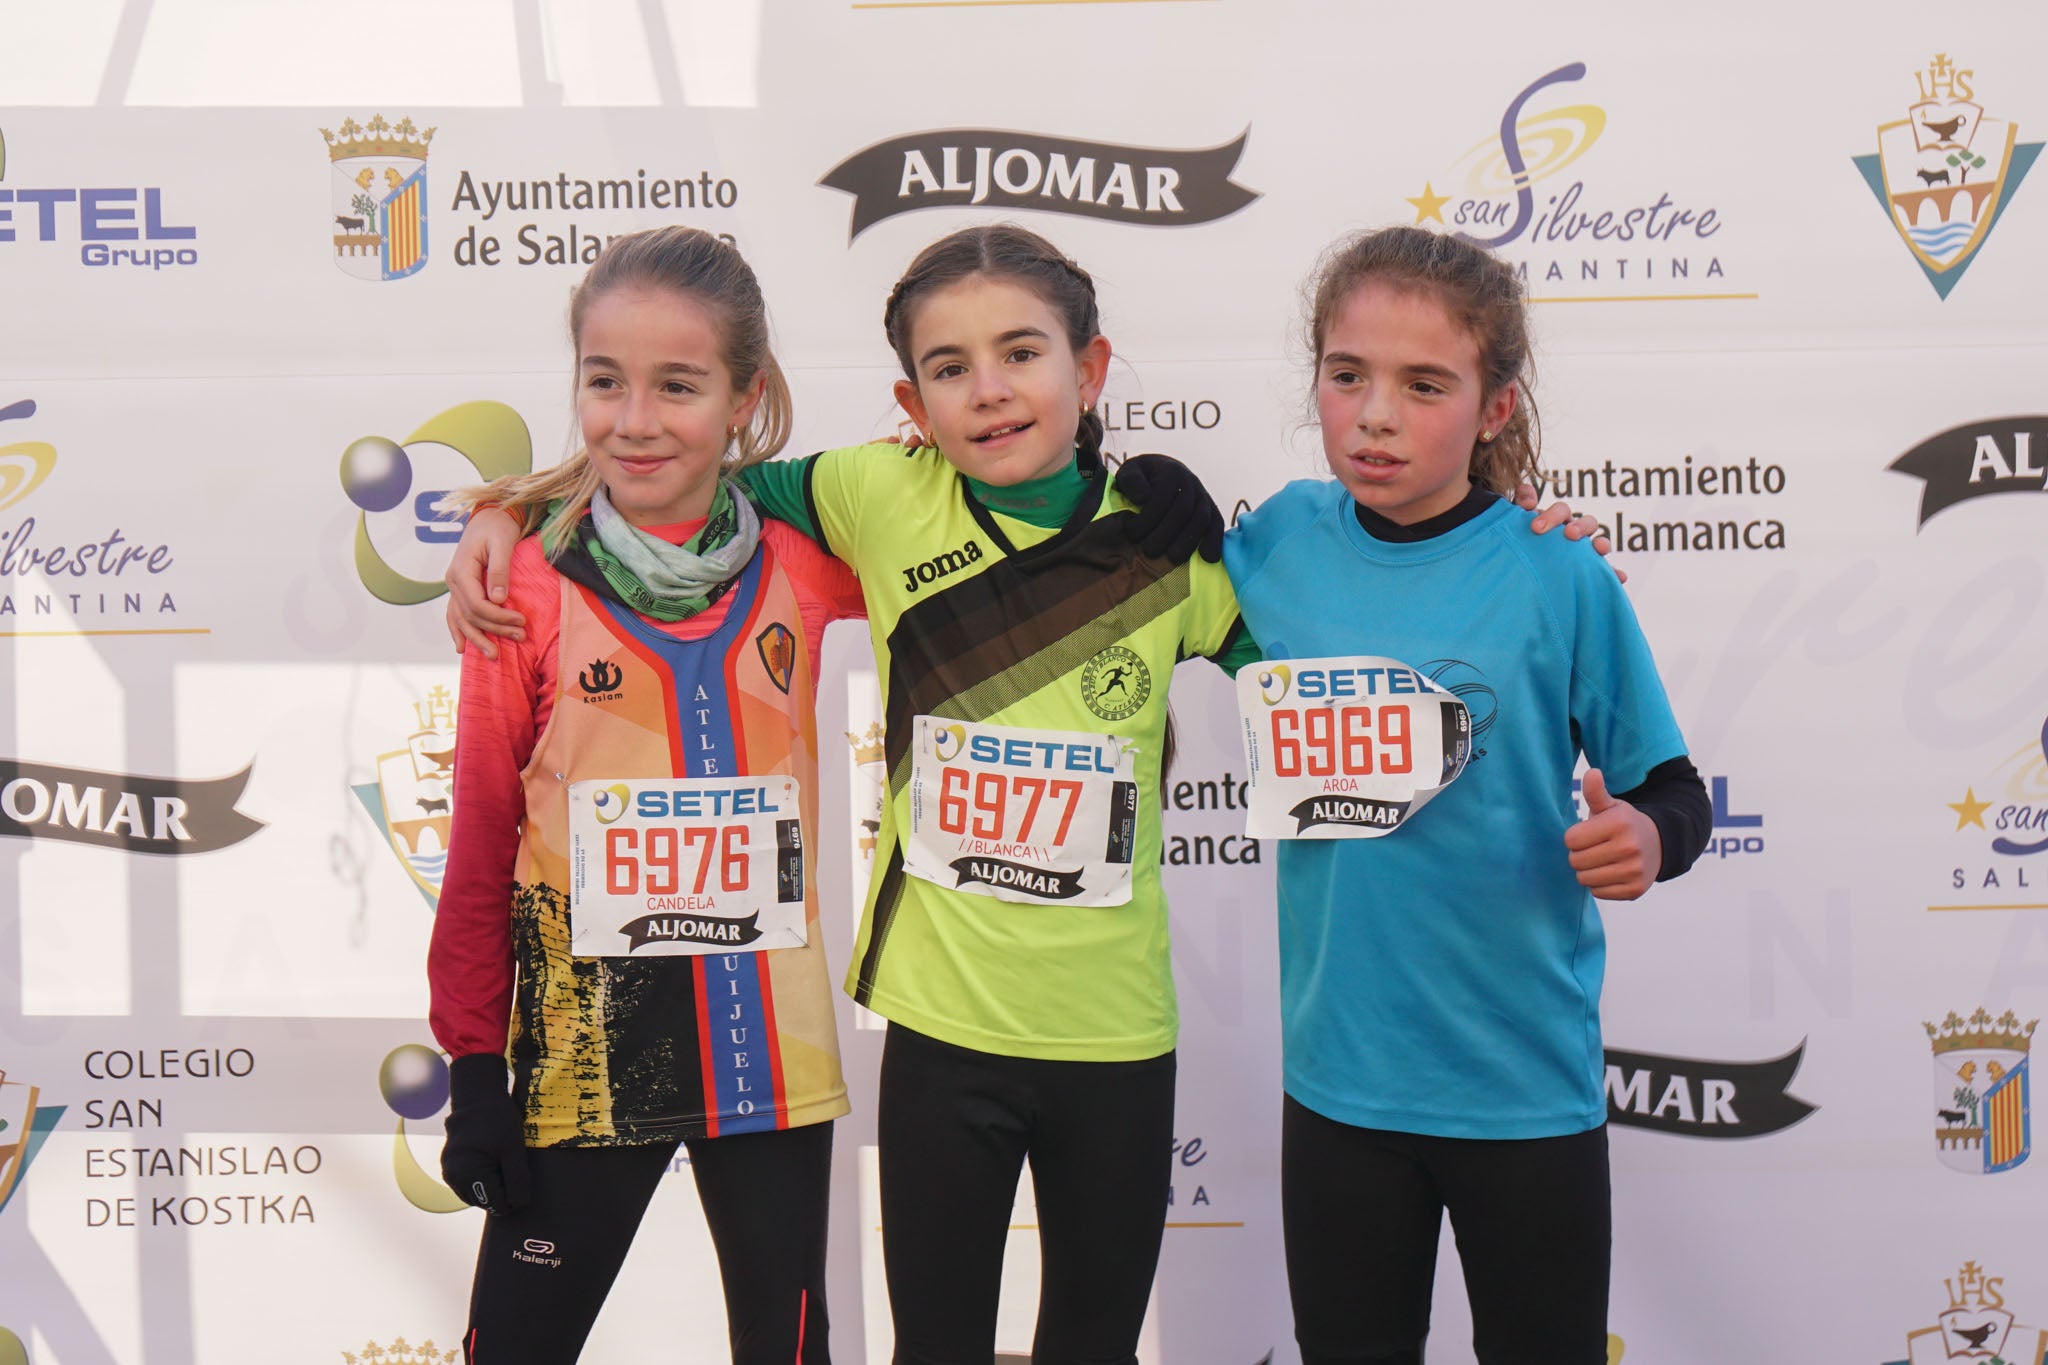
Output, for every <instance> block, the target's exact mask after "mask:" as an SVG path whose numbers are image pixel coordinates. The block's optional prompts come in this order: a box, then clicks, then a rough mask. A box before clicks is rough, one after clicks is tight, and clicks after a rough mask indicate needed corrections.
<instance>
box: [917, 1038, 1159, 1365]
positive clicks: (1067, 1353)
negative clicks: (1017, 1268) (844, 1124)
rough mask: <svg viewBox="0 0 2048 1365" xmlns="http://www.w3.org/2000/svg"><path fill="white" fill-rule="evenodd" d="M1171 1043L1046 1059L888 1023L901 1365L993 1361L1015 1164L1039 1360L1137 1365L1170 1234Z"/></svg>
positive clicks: (1062, 1364)
mask: <svg viewBox="0 0 2048 1365" xmlns="http://www.w3.org/2000/svg"><path fill="white" fill-rule="evenodd" d="M1173 1076H1174V1056H1173V1054H1172V1053H1171V1052H1168V1053H1166V1054H1165V1055H1163V1056H1159V1057H1153V1058H1149V1059H1147V1060H1145V1061H1140V1062H1047V1061H1038V1060H1036V1059H1033V1058H1029V1057H1004V1056H999V1055H997V1054H994V1053H987V1052H976V1051H973V1050H972V1049H969V1048H964V1047H955V1046H953V1045H952V1044H950V1043H942V1042H940V1041H939V1040H937V1039H936V1038H928V1037H926V1036H924V1035H923V1034H921V1033H913V1032H912V1031H911V1030H909V1029H907V1028H904V1027H903V1026H902V1025H901V1024H891V1025H890V1026H889V1038H888V1041H887V1043H886V1044H884V1046H883V1049H882V1082H881V1096H880V1101H879V1108H878V1114H877V1122H878V1125H879V1134H880V1140H881V1148H882V1150H881V1175H882V1249H883V1253H884V1258H885V1261H886V1264H887V1267H888V1279H889V1307H890V1312H891V1315H892V1316H893V1317H894V1319H895V1324H896V1365H988V1362H989V1360H990V1359H991V1358H993V1356H994V1355H995V1339H996V1299H997V1295H998V1292H999V1290H1000V1288H1001V1284H1002V1274H1003V1243H1004V1241H1005V1240H1006V1239H1007V1238H1008V1236H1009V1228H1010V1210H1011V1207H1012V1205H1013V1203H1014V1201H1015V1199H1016V1194H1017V1175H1018V1172H1019V1170H1020V1169H1021V1168H1022V1166H1023V1163H1024V1161H1025V1159H1026V1158H1027V1157H1028V1158H1029V1159H1030V1161H1031V1180H1032V1184H1033V1186H1034V1187H1035V1188H1036V1190H1037V1194H1038V1245H1039V1251H1040V1255H1041V1259H1042V1262H1043V1275H1042V1281H1041V1288H1040V1292H1039V1301H1038V1330H1037V1335H1036V1339H1035V1341H1034V1343H1033V1345H1032V1353H1031V1359H1032V1360H1033V1362H1035V1365H1080V1363H1081V1362H1086V1363H1087V1365H1128V1362H1131V1361H1134V1360H1135V1359H1136V1358H1137V1347H1138V1332H1139V1329H1140V1328H1142V1327H1143V1326H1144V1324H1145V1304H1146V1300H1147V1299H1148V1298H1149V1297H1150V1295H1151V1292H1152V1273H1153V1271H1154V1270H1155V1269H1156V1268H1157V1267H1158V1264H1159V1241H1160V1238H1161V1237H1162V1236H1163V1235H1164V1234H1165V1229H1166V1199H1167V1192H1168V1182H1169V1177H1170V1176H1171V1173H1172V1172H1171V1164H1172V1146H1173Z"/></svg>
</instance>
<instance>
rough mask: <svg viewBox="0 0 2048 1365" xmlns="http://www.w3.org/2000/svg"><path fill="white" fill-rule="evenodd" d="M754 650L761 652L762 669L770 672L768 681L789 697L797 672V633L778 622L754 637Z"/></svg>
mask: <svg viewBox="0 0 2048 1365" xmlns="http://www.w3.org/2000/svg"><path fill="white" fill-rule="evenodd" d="M754 648H755V649H757V650H759V651H760V652H761V667H763V668H765V669H767V670H768V681H769V682H772V683H774V684H775V685H776V687H778V688H780V689H781V690H782V692H783V694H784V695H787V694H788V692H789V683H790V678H791V677H792V676H793V675H794V674H795V672H796V632H795V631H793V630H791V629H790V628H789V627H788V626H785V625H783V624H782V622H780V621H777V622H775V623H774V624H773V625H770V626H769V627H768V628H767V629H766V630H764V631H762V632H761V633H760V634H759V635H756V636H755V637H754Z"/></svg>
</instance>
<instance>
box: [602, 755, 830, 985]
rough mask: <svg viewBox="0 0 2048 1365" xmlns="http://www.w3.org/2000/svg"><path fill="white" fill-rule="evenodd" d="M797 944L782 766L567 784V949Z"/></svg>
mask: <svg viewBox="0 0 2048 1365" xmlns="http://www.w3.org/2000/svg"><path fill="white" fill-rule="evenodd" d="M803 943H804V834H803V821H802V819H801V818H800V817H799V815H798V807H797V783H796V779H795V778H793V777H659V778H633V779H627V780H622V781H616V782H603V781H597V782H575V783H571V784H570V787H569V950H570V951H571V952H572V953H574V954H575V955H576V956H577V957H658V956H670V955H674V956H701V955H704V954H707V953H732V952H753V951H756V950H758V949H763V948H799V947H802V946H803Z"/></svg>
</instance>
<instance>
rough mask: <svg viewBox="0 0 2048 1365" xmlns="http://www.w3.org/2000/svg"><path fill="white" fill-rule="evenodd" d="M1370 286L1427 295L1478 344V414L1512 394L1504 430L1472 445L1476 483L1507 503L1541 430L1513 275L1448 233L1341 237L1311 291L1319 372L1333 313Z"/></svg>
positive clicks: (1394, 231)
mask: <svg viewBox="0 0 2048 1365" xmlns="http://www.w3.org/2000/svg"><path fill="white" fill-rule="evenodd" d="M1373 281H1382V282H1384V283H1386V284H1389V285H1392V286H1393V287H1395V288H1397V289H1412V290H1415V291H1417V292H1419V293H1424V294H1427V295H1428V296H1429V297H1431V298H1433V299H1435V300H1436V301H1437V303H1438V304H1439V305H1440V306H1441V307H1442V308H1443V310H1444V312H1445V313H1447V314H1449V315H1450V319H1451V321H1452V322H1454V323H1455V324H1457V326H1458V327H1459V328H1461V329H1462V330H1463V331H1464V332H1465V333H1466V334H1467V335H1469V336H1470V337H1471V338H1472V340H1473V341H1474V342H1476V343H1477V344H1478V346H1479V371H1480V381H1481V383H1482V384H1483V385H1484V389H1485V391H1484V393H1483V394H1482V395H1481V397H1480V402H1481V404H1482V405H1483V404H1485V403H1486V402H1488V401H1490V400H1491V399H1492V398H1493V397H1494V396H1495V395H1496V394H1498V393H1500V392H1501V391H1502V390H1503V389H1506V388H1509V387H1513V388H1515V389H1517V390H1518V392H1517V393H1516V395H1515V408H1514V411H1513V412H1512V413H1510V414H1509V416H1508V420H1507V425H1506V426H1504V427H1502V428H1501V429H1500V430H1499V431H1498V432H1496V433H1494V437H1493V439H1492V440H1491V441H1475V442H1473V445H1472V479H1473V481H1474V482H1475V483H1478V484H1481V485H1483V486H1485V487H1487V488H1490V489H1492V490H1493V491H1494V492H1496V493H1499V494H1500V495H1501V496H1503V497H1513V496H1514V492H1515V485H1516V484H1518V483H1520V482H1521V481H1522V480H1524V479H1528V480H1529V481H1531V482H1532V483H1533V482H1534V481H1535V479H1536V456H1537V452H1538V449H1539V448H1540V446H1541V444H1542V429H1541V426H1540V424H1539V421H1538V418H1537V416H1536V400H1535V396H1534V394H1533V393H1531V389H1532V388H1533V387H1534V385H1535V382H1536V365H1535V361H1534V360H1533V358H1532V357H1531V356H1530V354H1529V317H1528V304H1527V301H1526V299H1525V298H1524V296H1523V291H1522V282H1521V280H1519V279H1517V278H1516V276H1515V272H1514V271H1513V270H1512V269H1511V268H1510V267H1509V266H1508V264H1507V262H1505V261H1503V260H1501V259H1500V258H1499V257H1498V256H1495V255H1494V254H1493V253H1492V252H1490V251H1487V250H1486V249H1485V248H1483V247H1477V246H1474V245H1473V244H1472V243H1470V242H1466V241H1462V240H1460V239H1459V238H1456V237H1453V236H1450V235H1449V234H1447V233H1442V232H1427V231H1425V230H1423V229H1422V228H1414V227H1390V228H1378V229H1375V230H1372V231H1367V232H1357V233H1353V234H1352V235H1350V236H1348V237H1344V238H1342V239H1340V240H1339V241H1338V242H1337V243H1336V244H1335V245H1333V246H1331V247H1330V249H1329V250H1327V251H1325V252H1324V253H1323V257H1322V259H1321V260H1320V261H1318V262H1317V263H1316V272H1315V275H1314V277H1313V279H1312V282H1311V284H1310V287H1309V290H1308V346H1309V353H1310V354H1311V355H1312V356H1314V357H1315V366H1316V369H1318V370H1320V369H1321V368H1322V363H1323V339H1324V338H1325V337H1326V336H1328V335H1329V331H1330V327H1331V325H1332V324H1333V323H1334V322H1335V321H1336V319H1337V310H1338V309H1339V308H1342V307H1343V306H1344V300H1345V299H1347V298H1349V297H1350V296H1351V293H1352V291H1353V290H1355V289H1357V288H1358V287H1359V286H1360V285H1363V284H1367V283H1370V282H1373Z"/></svg>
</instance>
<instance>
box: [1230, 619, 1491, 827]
mask: <svg viewBox="0 0 2048 1365" xmlns="http://www.w3.org/2000/svg"><path fill="white" fill-rule="evenodd" d="M1237 708H1238V714H1239V716H1240V717H1241V718H1242V720H1243V722H1244V753H1245V765H1246V767H1247V768H1248V769H1249V771H1250V785H1251V793H1250V796H1249V798H1248V804H1249V808H1250V814H1249V815H1248V816H1247V817H1246V820H1245V832H1246V833H1247V834H1250V835H1251V836H1253V837H1254V838H1260V839H1375V838H1378V837H1380V836H1381V835H1385V834H1391V833H1393V832H1394V831H1395V830H1397V829H1399V828H1400V827H1401V826H1402V825H1403V824H1404V823H1406V822H1407V821H1408V820H1410V819H1412V818H1413V817H1414V815H1415V812H1417V811H1419V810H1421V809H1422V807H1423V806H1424V804H1426V803H1427V802H1428V801H1429V799H1430V798H1431V797H1433V796H1435V795H1436V794H1437V793H1438V792H1440V791H1442V790H1443V789H1444V788H1445V787H1448V786H1450V785H1451V782H1452V781H1453V780H1454V779H1455V778H1456V777H1457V776H1458V774H1459V773H1461V772H1463V771H1465V764H1466V763H1467V762H1468V761H1469V760H1470V758H1471V755H1472V717H1471V714H1470V713H1469V712H1468V711H1466V709H1465V703H1464V702H1463V701H1462V700H1461V699H1459V698H1458V697H1456V696H1454V695H1453V694H1451V693H1450V692H1448V691H1446V690H1445V689H1444V688H1442V687H1441V686H1439V685H1438V684H1437V683H1435V682H1433V681H1432V680H1431V679H1429V678H1428V677H1426V676H1424V675H1423V674H1421V673H1418V672H1416V671H1415V670H1414V669H1412V668H1410V667H1408V665H1406V664H1404V663H1400V662H1398V661H1397V660H1394V659H1382V658H1376V657H1372V656H1366V655H1359V656H1353V657H1346V658H1336V659H1288V660H1285V661H1277V660H1276V661H1271V662H1265V663H1257V664H1248V665H1246V666H1245V667H1244V668H1243V669H1241V670H1240V671H1239V672H1238V675H1237Z"/></svg>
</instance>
